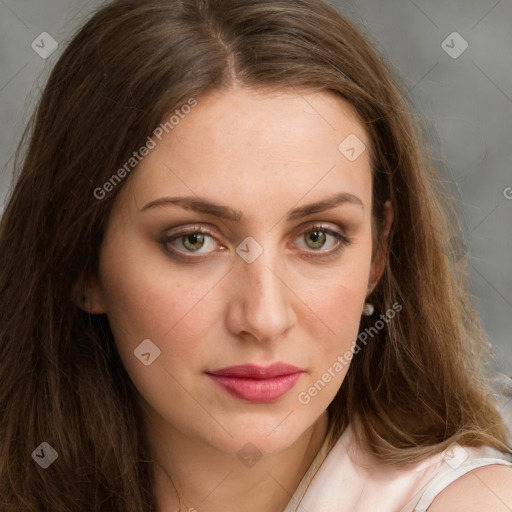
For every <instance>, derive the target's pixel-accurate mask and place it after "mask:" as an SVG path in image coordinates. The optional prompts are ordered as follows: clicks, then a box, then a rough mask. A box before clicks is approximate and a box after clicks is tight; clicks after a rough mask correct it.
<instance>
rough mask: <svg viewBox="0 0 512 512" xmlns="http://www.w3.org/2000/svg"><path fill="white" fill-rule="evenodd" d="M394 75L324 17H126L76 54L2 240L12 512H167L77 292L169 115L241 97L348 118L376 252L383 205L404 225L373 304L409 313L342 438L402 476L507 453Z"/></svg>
mask: <svg viewBox="0 0 512 512" xmlns="http://www.w3.org/2000/svg"><path fill="white" fill-rule="evenodd" d="M394 75H395V73H394V71H393V69H392V68H391V67H390V66H389V65H387V64H386V63H385V61H384V59H383V58H382V57H380V56H379V55H377V53H376V52H375V50H374V49H373V48H372V45H371V44H370V43H369V42H368V40H367V39H366V38H365V37H364V36H363V35H362V34H361V33H360V32H359V31H358V30H356V29H355V28H354V27H353V26H352V25H351V24H350V23H349V22H348V21H346V20H345V19H344V18H343V17H341V16H340V15H339V14H338V13H337V12H336V11H335V10H334V9H333V8H331V7H330V6H328V5H326V4H325V3H322V2H321V0H244V1H243V2H233V1H232V0H143V1H130V0H118V1H114V2H112V3H110V4H108V5H107V6H105V7H104V8H102V9H101V10H99V11H98V12H97V13H96V14H95V15H94V16H93V17H92V18H91V19H90V20H89V21H88V22H87V23H86V24H85V26H84V27H83V28H82V29H81V30H80V31H79V32H78V33H77V34H76V35H75V36H74V38H73V39H72V41H71V42H70V44H69V45H68V46H67V48H66V49H65V51H64V52H63V54H62V56H61V57H60V58H59V60H58V62H57V63H56V65H55V67H54V69H53V72H52V73H51V76H50V78H49V80H48V83H47V85H46V87H45V89H44V91H43V94H42V98H41V100H40V102H39V105H38V107H37V110H36V112H35V114H34V116H33V119H32V121H31V124H30V125H29V127H28V129H27V131H26V133H25V134H24V138H23V141H25V142H27V147H26V150H25V149H23V148H24V145H23V144H24V142H23V141H22V143H21V144H20V150H19V151H20V153H19V154H20V155H22V152H23V155H24V156H23V157H22V159H21V163H20V159H19V158H18V159H17V164H16V166H17V167H16V168H17V169H18V168H19V175H18V177H17V181H16V184H15V187H14V189H13V191H12V194H11V197H10V199H9V202H8V204H7V207H6V209H5V213H4V215H3V218H2V222H1V227H0V295H1V297H2V306H1V307H0V361H1V363H0V410H1V411H2V413H1V415H0V496H1V500H2V501H1V510H2V511H8V512H14V511H16V512H22V511H33V512H36V511H37V512H41V511H43V510H52V511H58V512H67V511H80V512H81V511H90V510H94V511H108V512H135V511H138V512H140V511H148V512H149V511H153V510H155V502H154V497H153V492H152V482H151V477H150V475H151V460H150V459H149V456H148V449H147V445H146V441H145V439H144V437H143V435H142V431H141V428H140V425H141V421H140V416H139V412H138V410H137V409H136V407H135V405H134V404H135V400H134V393H135V390H134V388H133V384H132V383H131V381H130V379H129V377H128V375H127V373H126V372H125V370H124V368H123V366H122V364H121V362H120V359H119V356H118V354H117V351H116V349H115V345H114V342H113V338H112V333H111V330H110V328H109V324H108V320H107V318H106V317H105V315H89V314H87V313H84V312H83V311H81V310H80V309H79V308H78V307H77V305H76V302H75V300H74V299H75V297H74V292H73V290H75V287H76V283H79V282H80V280H81V279H82V278H86V277H87V276H90V275H94V274H95V273H96V271H97V265H98V255H99V249H100V245H101V242H102V238H103V233H104V230H105V226H106V224H107V222H108V219H109V212H110V209H111V207H112V203H113V200H114V199H115V197H116V196H117V194H118V193H119V190H120V189H121V188H122V186H123V183H119V184H118V185H117V186H116V187H112V191H111V192H110V193H109V194H107V195H106V197H104V198H101V199H98V198H97V197H96V196H97V195H98V194H97V193H96V194H95V190H97V189H98V187H102V185H103V184H104V183H106V182H107V181H108V180H109V179H111V177H112V176H113V175H114V174H115V173H116V172H117V171H118V169H119V168H120V167H121V166H122V165H123V164H124V163H125V162H127V161H128V160H129V159H130V157H131V156H132V155H133V152H134V151H135V150H137V149H138V148H140V147H142V146H143V145H144V144H145V143H146V141H147V138H148V137H149V136H152V134H153V131H154V130H155V128H156V127H157V126H158V125H159V124H160V123H161V122H162V120H164V119H166V117H168V116H169V112H172V111H174V110H175V109H176V108H180V106H181V105H184V104H186V103H187V102H188V101H189V100H190V98H195V99H196V100H197V101H198V102H199V104H200V101H201V95H202V94H204V93H206V92H208V91H211V90H213V89H222V88H229V87H230V86H232V85H233V84H235V83H237V84H239V85H243V86H245V87H251V88H259V89H263V88H265V89H275V90H283V89H294V90H297V91H298V90H315V91H321V90H330V91H333V92H335V93H336V94H339V96H340V97H342V98H344V99H345V100H347V101H349V102H350V103H351V104H352V105H353V106H354V107H355V109H356V110H357V112H358V114H359V116H360V119H361V121H362V122H363V123H364V126H365V127H366V129H367V130H368V133H369V136H370V140H371V141H372V147H371V148H370V149H371V156H372V172H373V201H372V202H373V226H374V237H375V241H376V244H375V247H377V246H378V241H379V240H380V225H381V218H382V214H383V205H384V202H385V200H386V199H388V198H389V199H390V201H391V203H392V205H393V207H394V210H395V221H394V223H393V227H392V230H391V233H390V236H389V244H388V248H387V256H388V262H387V266H386V269H385V272H384V275H383V277H382V279H381V281H380V283H379V285H378V286H377V288H376V289H375V291H374V292H373V294H372V296H371V297H370V301H371V302H372V303H373V304H374V305H375V307H376V309H377V312H379V313H381V314H382V313H384V312H385V311H387V310H388V309H389V308H390V307H391V305H392V304H394V303H395V302H398V303H399V304H400V305H401V306H402V310H401V311H400V313H399V314H397V315H396V318H394V319H393V321H392V322H389V324H387V325H386V328H384V329H382V330H380V331H379V332H378V333H377V334H376V335H375V337H374V338H373V339H372V342H371V343H368V345H367V346H365V347H364V348H363V349H362V350H361V351H360V352H359V353H358V354H357V355H356V356H355V357H354V358H353V360H352V363H351V366H350V369H349V371H348V374H347V375H346V378H345V380H344V382H343V385H342V387H341V389H340V391H339V393H338V395H337V396H336V398H335V399H334V401H333V402H332V403H331V405H330V406H329V413H330V414H329V418H330V426H331V429H332V430H331V432H332V434H333V439H335V438H336V437H337V436H338V435H339V434H340V433H341V432H342V431H343V429H344V428H345V426H346V425H347V424H348V422H349V421H350V420H351V419H353V418H355V417H356V414H357V416H358V417H359V418H360V421H361V435H362V437H363V438H364V440H365V442H366V444H367V446H368V449H369V450H371V451H372V453H374V455H375V456H377V457H379V458H381V459H382V460H384V461H386V462H388V463H389V464H403V463H406V462H411V461H414V460H418V459H421V458H422V457H424V456H427V455H430V454H433V453H436V452H439V451H441V450H442V449H444V448H446V447H447V446H448V444H450V443H451V442H453V441H457V442H459V443H460V444H465V445H475V446H476V445H482V444H485V445H489V446H493V447H496V448H498V449H502V450H506V449H507V448H506V446H505V444H504V443H505V436H506V429H505V426H504V424H503V420H502V418H501V416H500V415H499V414H498V412H497V411H496V408H495V405H494V403H493V402H492V401H491V398H490V388H489V386H488V384H487V381H486V378H485V376H484V373H485V372H484V369H485V367H484V363H485V361H487V356H488V349H489V342H488V340H487V338H486V335H485V333H484V332H483V329H482V327H481V325H480V323H479V320H478V317H477V315H476V313H475V310H474V308H473V306H472V304H471V302H470V298H469V293H468V287H467V278H466V271H465V266H464V260H463V259H461V258H457V257H454V256H453V255H454V254H457V247H456V245H457V243H458V241H459V240H461V234H460V228H459V226H458V225H456V224H455V225H454V223H453V222H452V219H453V218H455V207H454V205H453V203H452V202H451V201H450V200H449V198H448V191H447V190H444V189H442V188H441V186H440V185H439V181H438V180H437V179H436V173H435V171H434V169H433V166H432V164H431V163H430V162H431V159H430V157H429V155H428V151H427V150H426V149H425V148H426V147H427V146H426V140H425V139H426V137H425V135H424V130H423V129H422V128H421V125H420V124H418V122H416V121H415V120H414V117H413V116H411V115H410V114H409V112H410V111H411V109H412V108H413V107H412V106H411V105H409V104H408V100H407V99H406V98H405V99H404V98H402V95H403V93H402V92H401V91H400V88H399V85H398V84H399V82H398V81H397V79H396V78H394ZM340 142H341V141H340ZM133 172H136V169H135V170H134V171H133ZM118 175H119V174H118ZM126 179H129V176H128V177H126V178H125V180H126ZM375 318H376V317H375V316H373V317H368V318H367V319H364V318H363V320H362V322H361V329H362V330H363V329H366V328H370V327H371V326H372V322H374V321H375ZM372 319H373V320H372ZM42 442H47V443H48V444H49V445H51V446H52V447H53V448H54V449H55V450H56V451H57V453H58V459H57V462H55V463H54V464H52V465H51V466H50V467H49V468H47V469H42V468H40V467H39V466H37V465H36V464H35V462H34V461H33V460H32V458H31V453H32V451H33V450H34V449H35V448H36V447H38V446H39V445H40V444H41V443H42Z"/></svg>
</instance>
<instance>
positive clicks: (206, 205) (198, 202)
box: [140, 192, 364, 222]
mask: <svg viewBox="0 0 512 512" xmlns="http://www.w3.org/2000/svg"><path fill="white" fill-rule="evenodd" d="M342 204H353V205H356V206H359V207H361V209H363V210H364V205H363V202H362V201H361V199H359V197H357V196H355V195H354V194H350V193H348V192H341V193H339V194H334V195H332V196H329V197H327V198H325V199H322V200H321V201H317V202H315V203H310V204H306V205H303V206H298V207H297V208H294V209H293V210H291V211H290V212H289V213H288V220H296V219H299V218H301V217H306V216H307V215H311V214H313V213H318V212H323V211H326V210H330V209H332V208H335V207H336V206H340V205H342ZM172 205H175V206H180V207H181V208H184V209H186V210H193V211H196V212H199V213H206V214H208V215H213V216H215V217H220V218H223V219H227V220H230V221H233V222H240V220H241V219H242V217H243V213H242V212H241V211H240V210H234V209H233V208H230V207H229V206H224V205H220V204H217V203H214V202H212V201H207V200H205V199H201V198H200V197H197V196H196V197H194V196H184V197H161V198H159V199H155V200H154V201H150V202H149V203H147V204H146V205H144V206H143V207H142V208H141V209H140V211H141V212H143V211H146V210H149V209H150V208H158V207H163V206H164V207H165V206H172Z"/></svg>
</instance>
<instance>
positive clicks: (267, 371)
mask: <svg viewBox="0 0 512 512" xmlns="http://www.w3.org/2000/svg"><path fill="white" fill-rule="evenodd" d="M303 371H304V370H302V369H301V368H297V366H293V365H291V364H286V363H274V364H271V365H270V366H258V365H255V364H242V365H239V366H229V367H227V368H221V369H220V370H213V371H209V372H206V373H209V374H211V375H219V376H222V377H245V378H248V379H272V378H274V377H281V376H283V375H293V374H294V373H298V372H303Z"/></svg>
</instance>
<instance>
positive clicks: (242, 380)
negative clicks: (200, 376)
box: [206, 363, 304, 403]
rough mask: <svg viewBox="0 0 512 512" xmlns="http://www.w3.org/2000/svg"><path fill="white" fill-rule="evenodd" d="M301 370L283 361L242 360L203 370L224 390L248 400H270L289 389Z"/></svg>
mask: <svg viewBox="0 0 512 512" xmlns="http://www.w3.org/2000/svg"><path fill="white" fill-rule="evenodd" d="M303 372H304V370H302V369H300V368H297V367H296V366H292V365H289V364H285V363H275V364H272V365H270V366H267V367H262V366H256V365H252V364H245V365H240V366H231V367H229V368H222V369H220V370H214V371H211V372H206V374H207V375H208V376H209V377H210V378H211V379H213V380H214V381H215V382H217V384H219V385H220V386H222V387H223V388H224V389H225V390H226V391H227V392H228V393H230V394H231V395H233V396H236V397H237V398H241V399H242V400H247V401H249V402H259V403H265V402H273V401H275V400H277V399H279V398H281V397H282V396H283V395H284V394H285V393H287V392H288V391H290V389H292V388H293V387H294V386H295V384H296V383H297V381H298V380H299V379H300V376H301V374H302V373H303Z"/></svg>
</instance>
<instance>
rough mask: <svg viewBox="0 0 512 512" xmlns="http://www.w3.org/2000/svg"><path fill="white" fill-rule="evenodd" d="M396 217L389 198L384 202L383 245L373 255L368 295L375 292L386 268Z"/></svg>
mask: <svg viewBox="0 0 512 512" xmlns="http://www.w3.org/2000/svg"><path fill="white" fill-rule="evenodd" d="M394 218H395V212H394V210H393V206H392V205H391V201H389V200H388V201H386V202H385V203H384V218H383V220H382V238H381V246H380V247H379V248H378V249H377V250H376V251H375V254H374V256H373V260H372V265H371V268H370V279H369V281H368V293H367V295H370V294H371V293H372V292H373V290H374V289H375V287H376V286H377V284H378V283H379V281H380V278H381V277H382V274H383V273H384V269H385V268H386V263H387V261H386V253H387V246H388V237H389V231H390V229H391V225H392V224H393V219H394Z"/></svg>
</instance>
